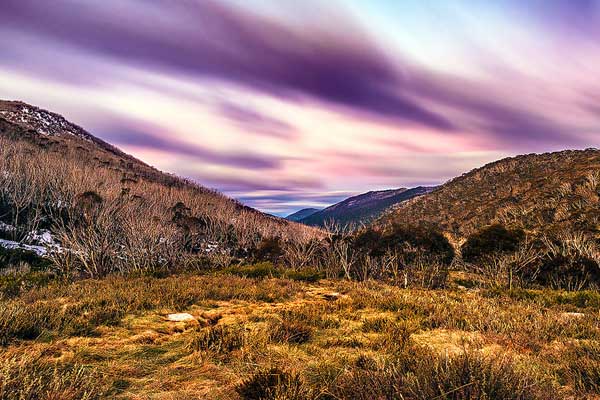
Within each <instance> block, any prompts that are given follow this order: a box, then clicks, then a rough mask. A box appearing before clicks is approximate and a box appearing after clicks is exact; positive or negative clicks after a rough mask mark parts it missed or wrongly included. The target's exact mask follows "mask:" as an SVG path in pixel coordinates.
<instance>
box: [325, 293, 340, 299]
mask: <svg viewBox="0 0 600 400" xmlns="http://www.w3.org/2000/svg"><path fill="white" fill-rule="evenodd" d="M323 297H324V298H325V300H330V301H333V300H337V299H339V298H340V297H342V294H341V293H338V292H331V293H323Z"/></svg>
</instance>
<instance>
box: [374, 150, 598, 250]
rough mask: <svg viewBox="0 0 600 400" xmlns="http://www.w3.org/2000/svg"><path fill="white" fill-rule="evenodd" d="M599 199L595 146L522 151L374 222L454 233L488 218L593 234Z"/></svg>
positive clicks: (531, 229) (485, 222)
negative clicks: (559, 149) (411, 225)
mask: <svg viewBox="0 0 600 400" xmlns="http://www.w3.org/2000/svg"><path fill="white" fill-rule="evenodd" d="M599 199H600V151H599V150H596V149H587V150H581V151H575V150H567V151H561V152H556V153H545V154H528V155H522V156H517V157H514V158H507V159H503V160H499V161H496V162H493V163H490V164H488V165H485V166H483V167H481V168H478V169H475V170H473V171H471V172H469V173H466V174H463V175H462V176H460V177H457V178H455V179H453V180H451V181H449V182H447V183H446V184H444V185H442V186H440V187H439V188H438V189H437V190H435V191H433V192H432V193H430V194H428V195H426V196H421V197H418V198H415V199H412V200H410V201H408V202H406V203H403V204H401V205H399V206H397V207H394V208H393V209H392V210H390V211H389V212H388V213H386V214H385V215H384V216H383V217H382V218H380V220H379V221H377V224H378V225H385V224H390V223H392V222H396V223H400V224H423V223H426V224H433V225H435V226H437V227H439V228H441V229H442V230H443V231H445V232H447V233H449V234H451V235H453V236H454V237H455V238H458V239H460V238H464V237H466V236H468V235H469V234H471V233H473V232H475V231H477V230H479V229H481V228H482V227H484V226H486V225H489V224H493V223H500V224H503V225H505V226H510V227H517V228H522V229H524V230H526V231H529V232H531V233H538V232H541V231H545V232H546V231H551V230H557V229H564V228H567V229H569V230H571V229H573V230H582V231H585V232H591V233H594V234H597V233H598V230H599V228H600V225H599V221H600V207H599V205H600V203H599Z"/></svg>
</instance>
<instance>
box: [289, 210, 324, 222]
mask: <svg viewBox="0 0 600 400" xmlns="http://www.w3.org/2000/svg"><path fill="white" fill-rule="evenodd" d="M319 211H321V209H320V208H303V209H302V210H300V211H296V212H295V213H293V214H290V215H288V216H287V217H285V219H287V220H288V221H294V222H298V221H300V220H301V219H304V218H307V217H309V216H311V215H313V214H314V213H316V212H319Z"/></svg>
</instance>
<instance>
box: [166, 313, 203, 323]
mask: <svg viewBox="0 0 600 400" xmlns="http://www.w3.org/2000/svg"><path fill="white" fill-rule="evenodd" d="M167 319H168V320H169V321H173V322H183V321H195V320H196V318H194V316H193V315H192V314H188V313H176V314H169V315H167Z"/></svg>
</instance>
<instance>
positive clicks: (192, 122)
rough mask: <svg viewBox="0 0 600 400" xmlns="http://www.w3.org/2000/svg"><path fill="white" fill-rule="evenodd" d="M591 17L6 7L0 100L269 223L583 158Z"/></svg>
mask: <svg viewBox="0 0 600 400" xmlns="http://www.w3.org/2000/svg"><path fill="white" fill-rule="evenodd" d="M599 4H600V2H599V1H596V0H581V1H572V0H556V1H552V2H547V1H542V0H532V1H528V2H520V1H517V0H501V1H498V2H478V1H469V0H460V1H459V0H447V1H446V0H444V1H442V0H438V1H432V2H423V1H418V0H407V1H403V2H391V1H387V0H381V1H373V2H362V1H358V0H336V1H332V2H327V3H323V2H319V1H313V0H309V1H307V2H293V1H287V0H285V1H268V0H267V1H257V0H250V1H248V2H242V1H239V0H222V1H217V0H182V1H177V2H172V1H167V0H152V1H143V0H128V1H120V0H107V1H103V2H82V1H78V0H57V1H54V2H52V5H51V6H48V5H46V6H41V5H40V2H39V1H35V0H6V1H3V3H2V11H1V12H0V52H1V54H2V58H1V59H0V97H3V98H4V97H10V98H17V99H21V100H25V101H28V102H31V103H34V104H37V105H40V106H43V107H46V108H49V109H52V110H53V111H57V112H60V113H62V114H65V116H67V117H69V118H70V119H72V120H74V122H76V123H78V124H80V125H82V126H84V127H86V128H88V129H89V130H90V131H91V132H92V133H94V134H96V135H98V136H100V137H102V138H103V139H105V140H108V141H110V142H112V143H114V144H116V145H118V146H121V147H123V148H124V149H125V150H126V151H128V152H131V153H133V154H134V155H135V156H137V157H139V158H142V159H143V160H145V161H147V162H149V163H150V164H153V165H155V166H157V167H159V168H162V169H166V170H168V171H169V172H174V173H178V174H182V175H184V176H187V177H190V178H192V179H196V180H198V181H199V182H200V183H203V184H205V185H207V186H210V187H214V188H217V189H220V190H223V191H225V192H226V193H228V194H230V195H233V196H235V197H237V198H239V199H241V200H243V201H245V202H247V203H248V204H250V205H253V206H256V207H258V208H260V209H262V210H265V211H271V212H276V213H282V214H285V213H287V212H289V211H293V210H294V209H298V208H302V207H303V206H309V205H310V206H315V205H327V204H325V203H327V202H334V201H337V200H339V199H341V197H340V196H343V195H346V194H355V193H358V192H361V191H365V190H371V189H384V188H393V187H400V186H409V185H416V184H427V185H431V184H433V183H441V182H442V181H443V180H445V179H447V178H449V177H452V176H454V175H458V174H460V173H462V172H464V171H466V170H469V169H471V168H473V167H476V166H479V165H481V164H482V163H485V162H488V161H492V160H493V159H495V158H498V157H503V156H508V155H514V154H519V153H528V152H532V151H550V150H558V149H562V148H573V147H579V148H582V147H589V146H595V145H597V141H598V137H599V136H600V114H599V112H598V110H599V109H600V100H599V97H598V93H600V84H599V83H598V82H597V80H596V79H595V75H596V71H597V70H598V68H599V67H600V39H599V38H600V28H598V27H599V26H600V5H599Z"/></svg>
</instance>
